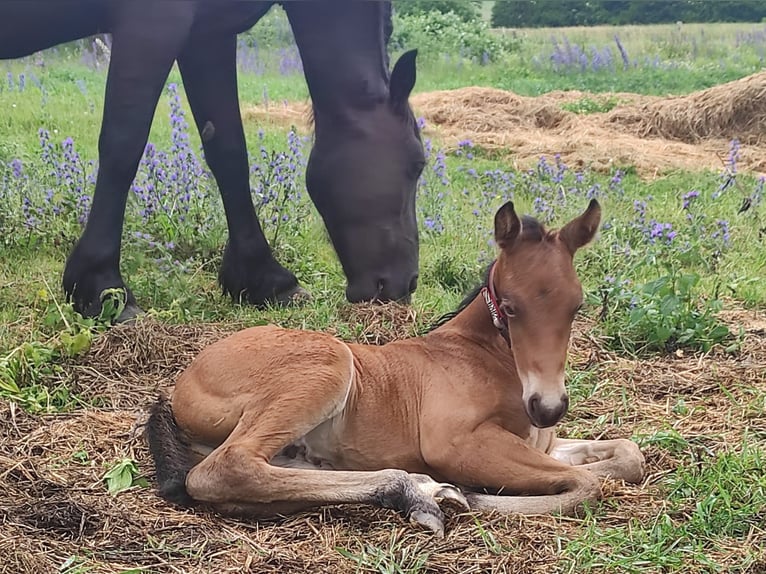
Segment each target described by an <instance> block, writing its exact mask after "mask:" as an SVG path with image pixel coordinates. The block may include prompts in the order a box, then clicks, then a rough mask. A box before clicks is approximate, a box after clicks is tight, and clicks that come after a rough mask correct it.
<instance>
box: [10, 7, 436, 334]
mask: <svg viewBox="0 0 766 574" xmlns="http://www.w3.org/2000/svg"><path fill="white" fill-rule="evenodd" d="M271 5H272V2H255V1H247V2H245V1H241V0H179V1H172V2H171V1H166V0H56V1H55V2H53V1H50V0H2V1H0V59H8V58H18V57H22V56H25V55H28V54H31V53H33V52H36V51H38V50H42V49H44V48H48V47H51V46H54V45H57V44H61V43H64V42H68V41H71V40H75V39H78V38H83V37H87V36H90V35H93V34H96V33H106V32H109V33H111V35H112V48H111V61H110V65H109V73H108V77H107V83H106V96H105V102H104V113H103V120H102V125H101V134H100V137H99V142H98V151H99V172H98V179H97V181H96V189H95V193H94V196H93V205H92V207H91V212H90V217H89V218H88V222H87V224H86V226H85V230H84V231H83V234H82V236H81V237H80V240H79V241H78V243H77V245H76V246H75V248H74V250H73V251H72V253H71V254H70V256H69V259H68V260H67V263H66V267H65V269H64V277H63V284H64V290H65V292H66V293H67V296H68V297H69V298H70V299H71V300H73V302H74V305H75V308H76V309H78V310H79V311H81V312H83V313H84V314H86V315H95V314H98V313H99V312H100V309H101V302H102V301H101V296H102V293H103V292H104V290H105V289H108V288H114V287H117V288H123V289H125V293H126V297H127V306H126V309H125V312H124V313H123V315H122V317H121V318H122V319H126V318H129V317H130V316H132V315H133V314H135V313H136V312H137V311H138V307H137V306H136V302H135V299H134V297H133V295H132V293H131V292H130V290H129V289H128V288H127V287H126V286H125V283H124V282H123V280H122V277H121V275H120V242H121V236H122V227H123V219H124V215H125V202H126V199H127V195H128V190H129V187H130V184H131V182H132V180H133V178H134V177H135V174H136V170H137V168H138V163H139V161H140V159H141V155H142V153H143V150H144V147H145V145H146V141H147V138H148V135H149V129H150V126H151V122H152V118H153V116H154V111H155V108H156V105H157V101H158V99H159V97H160V93H161V91H162V88H163V86H164V84H165V81H166V79H167V76H168V73H169V72H170V69H171V67H172V65H173V63H174V62H176V61H177V62H178V65H179V69H180V71H181V76H182V78H183V84H184V89H185V91H186V94H187V97H188V100H189V104H190V106H191V109H192V113H193V115H194V120H195V123H196V125H197V129H198V131H199V133H200V136H201V137H202V144H203V148H204V151H205V158H206V160H207V163H208V165H209V166H210V169H211V171H212V173H213V175H214V176H215V179H216V182H217V184H218V187H219V189H220V192H221V196H222V198H223V205H224V209H225V211H226V219H227V223H228V228H229V240H228V242H227V245H226V248H225V251H224V257H223V264H222V266H221V269H220V272H219V281H220V283H221V286H222V287H223V290H224V292H225V293H228V294H230V295H231V296H232V297H233V298H234V299H235V300H241V301H247V302H250V303H253V304H255V305H262V304H264V303H266V302H277V303H284V302H287V301H289V300H290V299H291V298H293V297H294V296H295V295H296V294H298V293H300V292H301V291H302V289H301V288H300V287H299V286H298V281H297V279H296V278H295V276H294V275H293V274H292V273H291V272H290V271H288V270H287V269H285V268H284V267H282V265H280V264H279V263H278V262H277V261H276V259H275V258H274V255H273V254H272V251H271V249H270V247H269V245H268V243H267V242H266V238H265V237H264V234H263V231H262V229H261V226H260V224H259V223H258V220H257V218H256V215H255V210H254V207H253V203H252V199H251V196H250V185H249V179H248V173H249V172H248V161H247V150H246V147H245V136H244V130H243V127H242V119H241V116H240V111H239V101H238V96H237V76H236V35H237V34H238V33H240V32H243V31H245V30H247V29H249V28H250V27H252V26H253V25H254V24H255V23H256V22H257V21H258V20H259V19H260V18H261V17H262V16H263V15H264V14H265V13H266V11H268V9H269V8H270V7H271ZM283 6H284V8H285V11H286V12H287V16H288V18H289V21H290V25H291V27H292V29H293V33H294V35H295V39H296V42H297V44H298V48H299V50H300V54H301V58H302V60H303V66H304V70H305V76H306V81H307V83H308V88H309V92H310V94H311V99H312V104H313V114H314V128H315V130H314V131H315V134H314V135H315V139H314V146H313V148H312V150H311V156H310V158H309V162H308V167H307V171H306V187H307V189H308V192H309V195H310V196H311V199H312V201H313V202H314V204H315V205H316V207H317V209H318V211H319V213H320V214H321V215H322V218H323V219H324V222H325V226H326V227H327V230H328V231H329V234H330V238H331V240H332V242H333V245H334V247H335V250H336V252H337V254H338V257H339V258H340V261H341V264H342V265H343V270H344V272H345V274H346V278H347V280H348V285H347V288H346V297H347V298H348V299H349V300H350V301H352V302H356V301H364V300H372V299H378V300H396V299H406V298H408V297H409V294H410V293H411V292H413V291H414V290H415V288H416V286H417V276H418V234H417V222H416V216H415V190H416V185H417V179H418V177H419V175H420V173H421V171H422V169H423V166H424V163H425V160H424V152H423V147H422V143H421V140H420V135H419V133H418V128H417V125H416V122H415V121H414V117H413V114H412V110H411V109H410V107H409V103H408V98H409V94H410V92H411V90H412V88H413V86H414V83H415V52H414V51H413V52H408V53H406V54H404V55H403V56H402V57H401V58H400V59H399V61H398V62H397V63H396V65H395V66H394V68H393V70H392V71H391V73H390V75H389V71H388V56H387V51H386V45H387V41H388V37H389V36H390V34H391V29H392V28H391V26H392V24H391V5H390V3H388V2H368V1H359V0H357V1H354V0H314V1H310V2H308V1H304V2H284V3H283Z"/></svg>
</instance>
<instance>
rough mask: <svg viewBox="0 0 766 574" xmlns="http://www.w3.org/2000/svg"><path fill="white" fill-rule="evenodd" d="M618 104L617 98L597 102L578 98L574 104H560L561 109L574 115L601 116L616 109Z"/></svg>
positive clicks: (591, 99)
mask: <svg viewBox="0 0 766 574" xmlns="http://www.w3.org/2000/svg"><path fill="white" fill-rule="evenodd" d="M618 103H619V102H618V101H617V98H614V97H610V98H606V99H604V98H602V99H598V100H595V99H593V98H587V97H586V98H580V99H579V100H577V101H575V102H568V103H566V104H562V105H561V108H562V109H563V110H566V111H568V112H572V113H574V114H581V115H586V114H602V113H606V112H609V111H611V110H613V109H614V108H615V107H617V104H618Z"/></svg>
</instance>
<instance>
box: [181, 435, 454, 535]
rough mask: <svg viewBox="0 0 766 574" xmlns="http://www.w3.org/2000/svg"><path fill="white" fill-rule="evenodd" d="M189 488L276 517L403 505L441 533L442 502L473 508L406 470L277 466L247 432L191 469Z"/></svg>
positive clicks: (216, 501)
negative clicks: (326, 508) (333, 507)
mask: <svg viewBox="0 0 766 574" xmlns="http://www.w3.org/2000/svg"><path fill="white" fill-rule="evenodd" d="M233 434H237V433H236V431H235V433H233ZM186 487H187V490H188V492H189V494H190V495H191V497H192V498H194V499H195V500H198V501H201V502H205V503H208V504H210V505H212V506H213V507H214V508H217V509H218V510H220V511H222V512H231V511H234V512H236V513H237V514H241V513H243V512H248V513H252V514H254V515H260V516H264V515H272V516H273V515H276V514H279V513H282V512H295V511H297V510H301V509H306V508H312V507H317V506H323V505H330V504H347V503H359V504H371V505H374V506H380V507H383V508H391V509H394V510H398V511H400V512H401V513H402V514H404V515H405V516H406V517H408V518H409V519H410V520H411V521H412V522H413V523H415V524H418V525H420V526H422V527H424V528H427V529H428V530H431V531H433V532H434V533H435V534H437V535H438V536H443V535H444V516H443V514H442V511H441V510H440V508H439V505H438V504H437V501H440V500H448V501H457V502H458V503H459V504H460V505H462V506H463V507H464V508H466V509H467V508H468V503H467V502H466V501H465V499H464V498H463V497H462V495H461V494H460V493H459V491H458V490H457V489H456V488H455V487H452V486H451V485H447V484H440V483H437V482H435V481H434V480H432V479H430V478H429V477H426V476H424V475H414V474H413V475H411V474H409V473H407V472H405V471H403V470H396V469H386V470H379V471H370V472H361V471H335V470H309V469H302V468H298V469H296V468H282V467H279V466H274V465H271V464H269V462H268V461H267V459H266V458H264V457H263V456H261V455H260V454H259V453H258V451H257V448H255V445H253V444H249V443H248V440H247V438H246V437H245V438H240V439H239V440H237V439H235V440H227V441H226V442H224V443H223V444H222V445H221V446H220V447H218V448H217V449H216V450H215V451H213V453H212V454H211V455H210V456H208V457H207V458H206V459H205V460H203V461H202V462H201V463H200V464H198V465H197V466H196V467H194V468H193V469H192V470H191V471H190V472H189V475H188V477H187V479H186Z"/></svg>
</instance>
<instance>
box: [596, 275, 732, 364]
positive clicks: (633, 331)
mask: <svg viewBox="0 0 766 574" xmlns="http://www.w3.org/2000/svg"><path fill="white" fill-rule="evenodd" d="M699 282H700V276H699V275H698V274H696V273H671V274H667V275H662V276H660V277H658V278H656V279H653V280H651V281H649V282H647V283H643V284H639V285H636V286H634V287H632V288H630V287H626V286H625V285H624V284H623V285H617V284H616V283H611V284H607V285H604V286H602V289H601V295H602V301H603V305H604V310H603V311H602V316H603V318H604V321H603V324H604V328H605V334H606V335H607V336H608V337H609V338H610V339H611V341H612V345H613V346H614V347H616V348H620V349H625V350H627V351H629V352H631V353H641V352H647V351H662V350H671V349H673V348H677V347H688V348H692V349H699V350H702V351H709V350H710V349H711V348H712V347H713V345H715V344H720V343H723V342H724V341H726V340H727V339H728V338H729V337H730V336H731V331H730V330H729V328H728V327H727V326H726V325H724V324H723V323H721V322H720V321H719V320H718V319H717V317H716V313H717V312H718V311H720V310H721V307H722V303H721V301H720V300H719V299H718V298H715V297H705V296H704V295H703V294H702V293H701V292H700V289H699Z"/></svg>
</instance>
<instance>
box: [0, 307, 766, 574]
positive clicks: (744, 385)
mask: <svg viewBox="0 0 766 574" xmlns="http://www.w3.org/2000/svg"><path fill="white" fill-rule="evenodd" d="M406 309H407V308H405V307H400V306H378V307H372V306H367V307H359V308H349V309H347V310H346V311H345V313H346V315H345V316H346V321H348V323H349V324H348V325H345V331H346V332H348V333H355V334H356V335H355V337H356V338H357V339H358V340H377V341H386V340H390V339H392V338H397V337H400V336H406V335H408V334H409V333H411V332H412V331H413V330H415V329H418V328H421V326H422V322H424V321H427V322H430V320H431V319H433V318H431V317H428V318H423V317H416V316H415V315H414V314H413V313H411V312H409V311H406ZM360 320H365V321H369V326H367V327H365V328H362V329H357V330H354V329H353V328H352V327H354V323H355V322H356V321H360ZM730 320H731V321H732V322H734V323H736V324H738V325H744V327H745V329H746V331H747V333H746V336H745V340H744V346H743V350H742V352H741V353H740V354H739V355H738V356H731V355H718V356H670V357H661V358H654V359H650V360H641V361H631V360H627V359H624V358H617V357H614V356H612V355H611V354H609V353H607V352H605V351H604V350H603V347H602V345H601V342H600V341H598V340H597V339H595V338H593V336H592V334H591V333H592V328H591V327H592V325H589V324H587V323H586V322H582V323H580V324H578V325H577V328H576V330H575V336H574V341H573V356H572V360H573V366H574V368H576V369H577V368H585V367H586V366H588V365H596V367H597V369H598V377H599V379H600V380H604V381H605V382H608V384H606V385H604V386H603V387H601V389H600V390H599V391H597V392H596V393H595V394H594V396H592V397H590V398H589V399H588V400H587V401H578V402H576V403H575V404H574V405H573V410H572V414H571V416H569V417H568V419H567V421H568V422H567V423H566V425H565V427H566V428H568V429H569V430H575V431H576V432H577V433H578V434H580V435H581V436H595V435H598V436H600V437H604V438H614V437H622V436H626V435H630V434H631V433H632V432H639V433H641V432H644V433H651V432H654V431H656V430H657V429H663V428H666V427H667V424H668V423H667V420H668V417H669V412H670V411H669V408H670V405H671V404H672V401H673V400H675V397H678V396H681V397H683V398H684V400H685V401H686V403H687V405H688V406H689V409H690V412H691V410H692V409H693V408H695V407H701V408H704V412H705V416H704V419H700V418H698V417H688V418H682V419H678V418H675V419H674V427H675V428H676V430H677V431H678V432H679V433H681V434H682V435H683V436H684V437H686V438H687V439H688V440H689V441H690V442H693V441H694V440H695V437H700V440H699V441H696V442H695V444H698V445H700V446H699V448H700V457H704V456H710V453H715V452H716V451H718V450H719V449H721V448H723V446H724V441H731V442H732V443H734V444H736V443H737V441H740V440H742V437H743V436H744V433H745V432H746V426H748V427H749V432H750V433H752V434H753V435H757V434H758V433H766V418H764V415H763V413H753V412H749V413H746V412H745V411H746V409H747V408H748V407H747V405H748V402H749V399H750V397H749V396H748V393H749V392H750V391H751V390H752V388H753V386H757V387H759V388H763V386H764V385H766V330H764V326H765V325H766V316H764V315H763V314H760V315H758V314H754V313H752V312H741V313H739V314H737V315H733V316H731V317H730ZM235 328H236V326H232V325H227V326H220V325H199V326H188V325H187V326H171V325H165V324H161V323H158V322H156V321H153V320H151V319H148V318H144V319H142V320H140V321H138V322H137V323H136V324H134V325H123V326H119V327H116V328H114V329H112V330H110V331H109V332H108V333H107V334H105V335H104V336H102V337H100V338H99V339H98V340H97V341H96V343H95V345H94V346H93V348H92V350H91V351H90V352H89V353H88V354H87V355H86V356H84V357H82V358H80V359H78V360H77V361H76V362H74V363H72V364H71V365H68V366H67V368H66V372H65V373H64V374H63V375H62V376H63V377H65V378H67V380H69V381H73V382H74V383H75V385H76V387H77V390H78V391H79V392H81V393H82V394H84V395H85V396H87V397H89V398H90V399H91V400H93V399H95V398H96V397H98V398H99V400H100V401H101V404H103V405H104V406H103V408H101V409H88V410H78V411H75V412H73V413H71V414H64V415H57V416H31V415H28V414H26V413H24V412H22V411H20V410H18V409H16V408H15V407H14V406H13V405H9V404H7V403H3V404H0V556H2V557H3V558H2V559H1V560H0V573H2V574H6V573H7V574H27V573H29V574H41V573H47V572H58V571H66V569H65V568H62V565H65V564H69V565H70V568H71V570H70V571H72V572H73V571H79V570H76V567H77V566H78V565H80V564H82V565H83V566H84V567H87V568H88V569H87V570H83V571H88V572H104V573H106V572H109V573H112V572H114V573H116V572H122V571H124V570H128V569H134V568H143V569H146V571H151V572H161V573H165V572H168V573H170V572H200V573H203V572H204V573H209V572H216V573H217V572H253V573H268V572H298V571H304V572H311V573H314V572H328V573H343V572H355V571H358V570H357V564H356V562H355V561H354V560H353V559H350V558H346V557H344V556H343V555H342V554H341V552H339V550H338V549H343V550H344V551H348V552H350V553H352V554H355V555H361V554H366V555H367V556H368V558H369V560H371V561H374V560H375V559H374V558H373V556H377V560H379V561H380V563H381V564H382V566H381V568H385V565H386V564H387V562H386V560H388V561H389V562H388V564H390V563H391V562H390V561H391V560H392V559H395V560H396V561H397V562H398V563H399V564H401V565H404V566H405V568H406V567H408V566H409V567H410V568H415V567H416V565H417V564H419V563H420V562H421V561H422V560H425V561H426V568H427V570H426V571H428V572H437V573H464V572H497V573H500V572H504V573H513V572H519V573H522V572H523V573H535V572H540V573H547V572H551V571H553V570H554V569H556V565H557V560H558V558H557V556H558V555H559V549H558V540H559V539H560V537H562V536H563V537H567V536H576V535H577V533H578V529H579V528H580V526H579V521H577V520H574V519H565V518H554V517H528V518H525V517H499V516H489V515H483V516H478V517H474V516H472V515H452V516H450V517H449V519H448V525H447V527H448V532H447V536H446V537H445V539H444V540H435V539H434V538H432V537H431V536H429V535H426V534H424V533H419V532H415V531H413V530H411V529H410V528H409V527H408V525H407V524H406V523H405V521H404V520H402V519H401V518H400V517H399V516H398V515H397V514H395V513H393V512H389V511H384V510H377V509H371V508H367V507H359V506H346V507H332V508H326V509H322V510H319V511H316V512H309V513H303V514H299V515H296V516H292V517H287V518H281V519H275V520H272V521H261V522H254V521H253V522H246V521H239V520H234V519H230V518H224V517H220V516H217V515H214V514H210V513H206V512H203V511H196V510H178V509H176V508H172V507H170V506H168V505H167V504H165V503H164V502H163V501H162V500H160V499H159V498H157V497H156V496H155V494H154V491H153V490H152V489H147V488H134V489H132V490H129V491H126V492H123V493H121V494H119V495H117V496H111V495H109V494H108V493H107V492H106V489H105V486H104V483H103V481H102V477H103V474H104V472H105V470H106V469H107V468H109V466H110V465H111V464H113V463H114V462H115V461H118V460H120V459H122V458H126V457H127V458H132V459H134V460H135V461H136V462H137V465H138V467H139V469H140V470H141V472H142V473H143V474H144V475H145V476H147V477H151V475H152V463H151V459H150V457H149V453H148V450H147V448H146V446H145V444H144V442H143V439H142V437H141V433H140V422H141V421H142V420H143V413H144V412H145V410H146V407H147V405H148V404H149V403H150V402H151V401H152V400H153V398H154V396H155V394H156V392H157V390H158V389H160V388H166V387H168V386H169V385H171V384H172V381H173V379H174V377H175V375H176V374H177V373H178V372H179V371H180V370H182V369H183V368H184V367H185V366H186V365H187V364H188V363H189V361H190V360H191V359H192V357H193V356H194V355H195V354H196V353H197V352H198V351H199V350H200V349H201V348H203V347H204V346H205V345H207V344H209V343H210V342H212V341H214V340H217V339H218V338H220V337H223V336H225V335H226V334H227V333H229V332H231V331H232V330H233V329H235ZM734 383H736V384H734ZM722 388H723V389H725V391H724V390H722ZM623 393H624V396H623ZM727 393H730V394H731V397H733V400H732V398H730V396H728V395H727ZM625 397H627V403H628V404H626V401H625ZM738 405H741V407H740V406H738ZM740 411H742V412H740ZM746 414H747V417H749V418H747V417H746V416H745V415H746ZM599 417H601V418H602V419H603V418H604V417H606V418H607V419H608V420H609V421H610V422H608V423H607V424H606V426H604V425H603V424H602V423H600V422H597V420H598V419H599ZM711 437H714V438H711ZM645 454H646V456H647V462H648V470H649V474H648V476H647V479H646V481H645V483H644V484H643V485H641V486H625V485H623V484H619V483H614V482H607V483H606V485H605V494H606V495H607V497H608V501H607V502H605V503H604V505H602V510H601V515H600V517H599V525H600V526H601V527H603V528H609V527H610V526H614V527H622V526H626V525H628V524H629V522H630V520H632V519H634V518H639V519H641V518H644V519H649V518H650V517H653V516H656V515H657V514H658V513H659V512H661V511H662V510H663V509H664V507H665V501H664V499H663V495H662V492H661V491H660V490H659V489H658V488H657V486H656V482H657V481H658V480H659V479H660V478H661V477H662V476H663V475H664V474H665V473H667V472H668V471H669V470H672V469H673V468H675V466H676V465H677V464H678V461H677V460H675V459H674V458H673V456H671V455H669V454H668V453H667V452H666V451H662V450H660V449H657V448H655V447H648V448H646V449H645ZM688 510H691V508H690V509H688ZM681 512H683V510H682V511H681ZM477 520H478V521H479V522H477ZM479 525H481V526H479ZM483 532H488V533H489V534H490V535H491V538H490V537H489V536H487V535H486V534H483ZM376 548H377V549H378V550H375V549H376ZM500 548H502V551H500V550H499V549H500ZM593 551H594V552H608V551H609V549H608V548H606V547H604V548H596V549H593ZM739 552H740V549H739V548H737V547H732V548H725V547H721V548H717V549H715V550H712V551H711V552H710V556H711V558H713V559H715V560H717V561H719V562H720V563H721V564H726V563H727V562H728V561H730V560H733V559H734V558H736V557H737V556H738V553H739ZM688 566H689V569H688V571H689V572H698V571H699V572H701V571H704V568H703V567H702V566H700V567H699V569H695V568H696V566H695V565H692V564H689V565H688ZM759 567H766V549H764V557H763V561H762V564H761V566H759ZM382 571H383V570H382ZM756 571H758V570H754V572H756Z"/></svg>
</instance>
